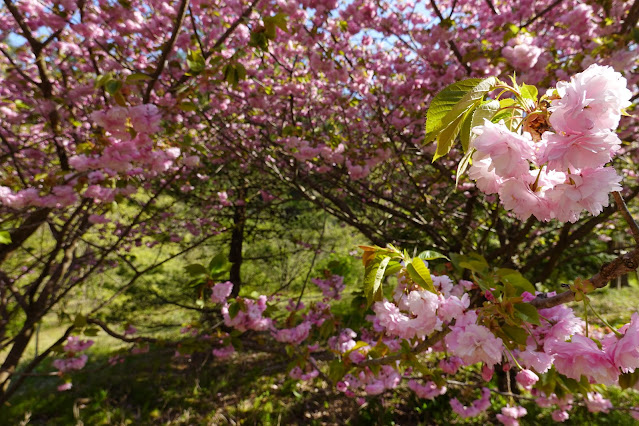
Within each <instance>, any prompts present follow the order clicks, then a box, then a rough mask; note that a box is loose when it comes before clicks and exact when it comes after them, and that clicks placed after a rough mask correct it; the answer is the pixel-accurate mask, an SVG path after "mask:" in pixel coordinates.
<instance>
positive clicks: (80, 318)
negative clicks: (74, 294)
mask: <svg viewBox="0 0 639 426" xmlns="http://www.w3.org/2000/svg"><path fill="white" fill-rule="evenodd" d="M86 325H87V319H86V318H85V317H84V315H82V314H78V315H77V316H76V317H75V320H73V326H74V327H77V328H82V327H86Z"/></svg>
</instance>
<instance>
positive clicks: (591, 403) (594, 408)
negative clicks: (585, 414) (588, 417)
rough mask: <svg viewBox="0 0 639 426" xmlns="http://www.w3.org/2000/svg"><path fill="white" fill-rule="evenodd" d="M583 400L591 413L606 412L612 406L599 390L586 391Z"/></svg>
mask: <svg viewBox="0 0 639 426" xmlns="http://www.w3.org/2000/svg"><path fill="white" fill-rule="evenodd" d="M585 401H586V407H588V411H590V412H591V413H599V412H603V413H607V412H608V411H609V410H610V409H611V408H612V403H611V402H610V400H609V399H605V398H604V397H603V396H602V395H601V394H600V393H599V392H588V393H587V394H586V399H585Z"/></svg>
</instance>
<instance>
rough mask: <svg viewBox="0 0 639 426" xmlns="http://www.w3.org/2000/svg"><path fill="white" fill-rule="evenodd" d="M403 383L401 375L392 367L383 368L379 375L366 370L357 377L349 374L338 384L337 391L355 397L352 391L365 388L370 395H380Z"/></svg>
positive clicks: (385, 366)
mask: <svg viewBox="0 0 639 426" xmlns="http://www.w3.org/2000/svg"><path fill="white" fill-rule="evenodd" d="M400 382H401V375H400V374H399V372H398V371H397V370H396V369H395V368H393V367H392V366H390V365H384V366H382V368H381V370H380V371H379V373H378V374H374V373H373V372H372V371H371V370H370V369H368V368H366V369H364V370H362V371H360V372H359V373H357V374H356V375H353V374H347V375H346V376H344V378H343V379H342V381H341V382H339V383H338V384H337V389H338V390H339V391H342V392H344V393H345V394H346V396H351V397H352V396H355V394H354V392H353V391H352V389H358V388H363V389H364V392H366V393H367V394H368V395H379V394H381V393H383V392H384V391H385V390H386V389H395V388H396V387H397V386H398V385H399V383H400Z"/></svg>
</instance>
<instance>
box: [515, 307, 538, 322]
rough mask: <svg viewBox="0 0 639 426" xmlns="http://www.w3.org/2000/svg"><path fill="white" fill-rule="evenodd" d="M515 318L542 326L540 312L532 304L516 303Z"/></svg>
mask: <svg viewBox="0 0 639 426" xmlns="http://www.w3.org/2000/svg"><path fill="white" fill-rule="evenodd" d="M515 311H517V312H515V316H517V317H519V318H521V319H522V320H524V321H526V322H529V323H531V324H535V325H540V324H541V323H540V322H539V312H537V308H535V307H534V306H533V305H531V304H530V303H515Z"/></svg>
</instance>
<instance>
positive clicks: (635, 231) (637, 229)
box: [612, 191, 639, 246]
mask: <svg viewBox="0 0 639 426" xmlns="http://www.w3.org/2000/svg"><path fill="white" fill-rule="evenodd" d="M612 196H613V198H614V199H615V203H617V210H619V212H620V213H621V215H622V216H623V218H624V219H625V220H626V223H627V224H628V226H629V227H630V232H632V237H633V238H634V239H635V242H636V243H637V245H638V246H639V225H637V222H635V220H634V219H633V218H632V215H631V214H630V210H628V206H627V205H626V202H625V201H624V199H623V197H622V196H621V194H620V193H619V192H617V191H615V192H613V193H612Z"/></svg>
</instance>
